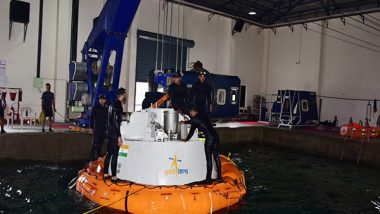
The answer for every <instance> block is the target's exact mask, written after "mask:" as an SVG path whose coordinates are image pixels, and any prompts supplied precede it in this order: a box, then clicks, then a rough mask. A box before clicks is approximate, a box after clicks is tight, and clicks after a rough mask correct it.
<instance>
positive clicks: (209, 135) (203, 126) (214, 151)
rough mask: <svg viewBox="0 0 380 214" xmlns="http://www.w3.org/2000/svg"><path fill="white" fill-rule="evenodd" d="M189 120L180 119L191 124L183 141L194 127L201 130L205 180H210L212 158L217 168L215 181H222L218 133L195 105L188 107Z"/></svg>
mask: <svg viewBox="0 0 380 214" xmlns="http://www.w3.org/2000/svg"><path fill="white" fill-rule="evenodd" d="M190 117H191V120H190V121H181V122H180V124H191V128H190V132H189V134H188V135H187V138H186V140H185V141H189V140H190V139H191V138H192V137H193V135H194V131H195V129H198V131H201V132H203V134H204V135H205V137H206V139H205V145H204V146H205V154H206V162H207V173H206V180H205V181H206V182H210V181H211V172H212V160H214V162H215V165H216V170H217V175H218V177H217V181H222V171H221V163H220V159H219V135H218V133H216V131H215V129H214V127H213V126H212V124H211V122H210V120H209V119H208V117H204V116H202V115H200V114H199V113H198V110H197V108H196V107H191V109H190Z"/></svg>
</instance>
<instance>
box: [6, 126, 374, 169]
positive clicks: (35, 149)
mask: <svg viewBox="0 0 380 214" xmlns="http://www.w3.org/2000/svg"><path fill="white" fill-rule="evenodd" d="M217 131H218V133H219V135H220V139H221V146H222V147H223V146H227V145H234V144H237V143H245V144H256V145H259V144H268V145H273V146H278V147H284V148H289V149H293V150H295V151H299V152H305V153H309V154H316V155H321V156H325V157H329V158H332V159H337V160H339V159H340V157H341V153H342V150H343V147H344V137H341V136H339V135H338V134H335V133H331V132H321V131H310V130H296V129H292V130H288V129H279V128H272V127H266V126H246V127H237V128H229V127H221V128H217ZM91 140H92V136H91V135H89V134H84V133H77V132H55V133H48V132H45V133H8V134H0V159H12V160H35V161H49V162H66V161H78V160H86V159H87V158H88V154H89V150H90V147H91ZM360 145H361V139H357V140H352V139H347V141H346V145H345V148H344V153H343V160H350V161H354V162H356V161H357V159H358V156H359V152H360ZM360 163H363V164H368V165H374V166H380V140H379V139H371V140H370V142H369V143H367V142H364V144H363V147H362V151H361V154H360Z"/></svg>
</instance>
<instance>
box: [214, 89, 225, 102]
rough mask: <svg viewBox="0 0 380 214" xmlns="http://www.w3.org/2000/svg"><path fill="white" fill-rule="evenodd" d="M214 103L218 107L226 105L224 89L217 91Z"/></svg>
mask: <svg viewBox="0 0 380 214" xmlns="http://www.w3.org/2000/svg"><path fill="white" fill-rule="evenodd" d="M216 96H217V99H216V103H217V104H218V105H225V104H226V90H225V89H218V91H217V92H216Z"/></svg>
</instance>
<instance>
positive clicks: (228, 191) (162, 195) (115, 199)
mask: <svg viewBox="0 0 380 214" xmlns="http://www.w3.org/2000/svg"><path fill="white" fill-rule="evenodd" d="M220 160H221V163H222V177H223V182H219V183H218V182H213V183H210V184H196V183H194V184H188V185H180V186H151V185H142V184H136V183H131V182H127V181H123V182H118V183H112V182H111V180H110V179H107V180H103V159H99V160H97V161H93V162H90V163H89V165H88V167H87V168H86V169H84V170H81V171H80V172H79V175H78V179H77V181H76V190H77V191H78V192H80V193H82V194H83V195H84V196H85V197H86V198H88V199H90V200H91V201H93V202H95V203H97V204H99V205H101V206H100V207H98V208H101V207H108V208H112V209H115V210H120V211H125V212H129V213H139V214H140V213H166V214H171V213H197V214H198V213H212V212H215V211H217V210H221V209H223V208H227V207H229V206H231V205H233V204H236V203H238V202H239V201H240V200H241V198H242V196H243V195H245V193H246V186H245V179H244V174H243V172H241V171H240V170H239V169H238V168H237V167H236V165H235V164H234V163H233V162H232V161H231V160H230V159H229V158H227V157H225V156H223V155H221V156H220ZM98 208H96V209H98ZM96 209H94V210H92V211H95V210H96Z"/></svg>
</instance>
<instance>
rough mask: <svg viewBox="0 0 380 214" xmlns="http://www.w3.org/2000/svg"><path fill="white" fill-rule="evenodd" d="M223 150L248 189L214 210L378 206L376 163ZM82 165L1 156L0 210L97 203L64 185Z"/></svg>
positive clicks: (81, 207) (73, 208)
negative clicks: (237, 201) (238, 200)
mask: <svg viewBox="0 0 380 214" xmlns="http://www.w3.org/2000/svg"><path fill="white" fill-rule="evenodd" d="M222 153H224V154H228V153H231V158H232V159H233V160H234V161H235V162H236V163H237V164H238V166H239V168H240V169H241V170H243V171H244V173H245V177H246V180H247V188H248V193H247V195H246V197H245V198H244V200H243V201H242V203H240V204H239V205H237V206H234V207H230V208H229V209H228V210H227V209H226V210H223V211H221V212H218V213H253V212H255V213H305V212H307V213H337V212H339V213H379V212H380V188H379V185H380V179H379V178H380V171H379V170H378V169H376V168H373V167H364V166H360V165H357V164H355V163H352V162H339V161H335V160H326V159H325V158H322V157H318V156H308V155H303V154H298V153H295V152H293V151H289V150H285V149H279V148H273V147H267V146H244V145H239V146H234V147H231V148H224V151H222ZM81 166H83V164H81V163H76V164H64V165H56V164H43V163H20V162H17V163H13V162H10V161H7V162H1V163H0V214H1V213H83V212H85V211H88V210H90V209H92V208H95V207H96V205H95V204H94V203H92V202H90V201H88V200H85V199H83V198H82V197H81V196H80V195H79V194H78V193H76V192H75V190H68V188H67V184H68V183H69V182H70V180H71V179H72V178H74V177H75V176H76V175H77V172H78V170H79V169H80V168H81ZM100 213H112V211H110V210H105V209H103V210H101V211H100Z"/></svg>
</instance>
